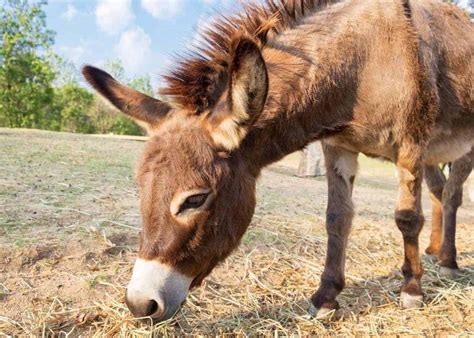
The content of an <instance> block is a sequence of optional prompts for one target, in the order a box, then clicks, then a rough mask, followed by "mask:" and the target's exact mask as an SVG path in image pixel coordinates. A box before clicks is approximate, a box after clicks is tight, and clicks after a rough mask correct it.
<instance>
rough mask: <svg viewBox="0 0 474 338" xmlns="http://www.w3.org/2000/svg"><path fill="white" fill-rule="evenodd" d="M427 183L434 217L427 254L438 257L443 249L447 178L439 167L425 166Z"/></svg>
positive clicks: (432, 216)
mask: <svg viewBox="0 0 474 338" xmlns="http://www.w3.org/2000/svg"><path fill="white" fill-rule="evenodd" d="M425 181H426V184H427V185H428V189H429V190H430V195H431V205H432V210H433V211H432V215H431V219H432V220H431V237H430V245H429V246H428V247H427V248H426V250H425V252H426V253H427V254H429V255H433V256H438V253H439V250H440V249H441V240H442V236H443V202H442V201H443V190H444V186H445V184H446V177H445V176H444V174H443V171H442V170H441V169H440V168H439V167H438V166H437V165H433V166H425Z"/></svg>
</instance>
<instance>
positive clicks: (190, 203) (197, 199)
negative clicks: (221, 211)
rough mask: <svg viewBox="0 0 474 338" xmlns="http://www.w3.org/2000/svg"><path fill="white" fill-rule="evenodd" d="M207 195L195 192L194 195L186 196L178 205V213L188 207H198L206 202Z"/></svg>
mask: <svg viewBox="0 0 474 338" xmlns="http://www.w3.org/2000/svg"><path fill="white" fill-rule="evenodd" d="M208 196H209V193H203V194H196V195H192V196H189V197H188V198H186V200H184V202H183V203H182V204H181V206H180V207H179V211H178V214H179V213H181V212H182V211H185V210H188V209H196V208H199V207H200V206H202V205H203V204H204V203H205V202H206V200H207V198H208Z"/></svg>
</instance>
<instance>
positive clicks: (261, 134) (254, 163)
mask: <svg viewBox="0 0 474 338" xmlns="http://www.w3.org/2000/svg"><path fill="white" fill-rule="evenodd" d="M348 7H349V8H348ZM356 9H357V8H353V7H351V6H350V5H343V4H341V5H337V6H334V7H333V8H330V9H328V10H326V11H324V12H321V13H316V14H314V15H313V16H311V17H309V18H306V19H305V21H304V22H303V23H301V24H300V25H298V26H296V27H295V28H293V29H291V30H288V31H287V32H284V33H283V34H282V35H280V36H278V37H277V38H276V39H275V40H273V41H271V42H270V43H269V45H267V46H266V47H265V49H264V51H263V55H264V58H265V61H266V64H267V70H268V76H269V84H270V88H269V94H268V98H267V103H266V106H265V109H264V112H263V113H262V115H261V116H260V118H259V119H258V120H257V122H256V123H255V125H254V126H253V128H252V129H251V130H250V131H249V134H248V136H247V138H246V139H245V141H244V144H243V145H242V148H241V149H242V152H243V154H244V156H245V157H246V158H247V159H248V161H249V163H250V165H251V167H252V171H254V172H255V174H258V173H259V172H260V169H261V168H263V167H264V166H266V165H268V164H271V163H273V162H275V161H278V160H280V159H281V158H283V157H284V156H286V155H287V154H289V153H291V152H294V151H296V150H299V149H301V148H303V147H304V146H305V145H307V144H308V143H310V142H311V141H314V140H317V139H321V138H323V137H326V136H328V135H331V134H334V133H337V132H338V131H340V130H341V129H343V128H344V127H345V126H346V125H347V124H348V123H349V122H350V121H351V120H352V110H353V107H354V104H355V102H356V84H357V78H358V69H359V63H360V62H361V54H362V53H361V52H360V50H359V48H358V46H359V45H360V44H359V42H358V40H359V37H358V34H356V33H355V32H354V30H353V26H352V24H351V22H352V21H350V20H348V17H351V15H348V12H350V11H351V10H353V11H355V10H356ZM342 11H344V12H345V15H341V12H342Z"/></svg>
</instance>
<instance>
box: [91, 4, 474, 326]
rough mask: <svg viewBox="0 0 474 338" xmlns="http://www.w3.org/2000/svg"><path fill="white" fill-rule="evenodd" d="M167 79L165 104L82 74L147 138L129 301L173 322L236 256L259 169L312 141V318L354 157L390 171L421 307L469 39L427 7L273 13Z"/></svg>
mask: <svg viewBox="0 0 474 338" xmlns="http://www.w3.org/2000/svg"><path fill="white" fill-rule="evenodd" d="M203 37H204V39H203V40H204V41H205V42H204V43H203V44H202V45H201V46H199V48H198V49H197V51H195V52H194V54H191V55H190V56H187V57H184V58H182V59H181V61H180V62H178V63H177V65H176V66H175V68H173V70H172V71H171V72H170V73H168V74H167V75H166V76H165V80H166V85H165V87H164V88H163V89H162V90H161V94H162V95H164V97H165V98H166V100H167V101H169V102H165V101H159V100H157V99H154V98H152V97H149V96H146V95H144V94H142V93H139V92H137V91H135V90H133V89H131V88H127V87H125V86H123V85H122V84H120V83H118V82H117V81H115V80H114V79H113V78H112V77H111V76H110V75H108V74H107V73H105V72H103V71H101V70H99V69H97V68H94V67H91V66H86V67H85V68H83V74H84V76H85V78H86V79H87V81H88V82H89V83H90V84H91V85H92V86H93V87H94V88H95V89H96V90H97V91H98V92H99V93H100V94H101V95H103V96H104V97H105V98H106V99H108V100H109V101H110V102H111V103H112V104H113V105H115V106H116V107H117V108H118V109H119V110H121V111H122V112H124V113H125V114H127V115H129V116H130V117H132V118H134V119H135V120H137V121H139V122H140V123H141V124H143V125H145V126H146V128H147V130H148V132H149V134H150V135H152V137H151V138H150V139H149V141H148V142H147V143H146V146H145V149H144V152H143V155H142V157H141V159H140V160H139V163H138V166H137V170H136V171H137V174H136V176H137V181H138V189H139V195H140V209H141V216H142V223H143V230H142V232H141V241H140V246H139V250H138V259H137V261H136V263H135V265H134V268H133V272H132V278H131V281H130V284H129V286H128V289H127V294H126V303H127V305H128V307H129V309H130V310H131V312H132V313H133V314H134V315H135V316H139V317H142V316H151V317H152V318H154V319H156V320H157V321H160V320H165V319H167V318H170V317H171V316H172V315H173V313H174V312H175V311H176V310H177V309H178V308H179V306H180V305H181V303H182V302H183V301H184V300H185V298H186V296H187V293H188V291H189V289H191V288H193V287H195V286H198V285H200V283H201V282H202V280H203V279H204V278H205V277H206V276H207V275H208V274H209V273H210V272H211V271H212V269H213V268H214V267H215V266H216V265H217V264H218V263H219V262H221V261H222V260H224V259H225V258H226V257H227V256H228V255H229V254H230V253H231V251H232V250H233V249H234V248H235V247H236V246H237V245H238V243H239V241H240V239H241V238H242V236H243V234H244V233H245V231H246V229H247V227H248V225H249V223H250V220H251V218H252V215H253V213H254V208H255V203H256V200H255V184H256V180H257V178H258V176H259V174H260V172H261V170H262V168H264V167H265V166H267V165H269V164H271V163H273V162H275V161H278V160H279V159H281V158H282V157H283V156H285V155H287V154H289V153H291V152H294V151H296V150H299V149H302V148H303V147H304V146H305V145H307V144H308V143H309V142H312V141H314V140H318V139H321V140H324V143H325V150H324V151H325V154H326V159H327V161H328V173H327V176H328V177H327V178H328V184H329V200H328V207H327V220H326V226H327V233H328V245H327V256H326V263H325V268H324V272H323V274H322V276H321V283H320V285H319V289H318V290H317V291H316V293H315V294H314V295H313V296H312V297H311V304H312V307H313V311H314V312H317V311H320V312H321V313H324V312H325V311H328V310H331V309H335V308H337V307H338V303H337V301H336V297H337V295H338V294H339V293H340V292H341V290H342V289H343V287H344V265H345V251H346V244H347V240H348V235H349V229H350V227H351V222H352V216H353V213H354V212H353V207H352V201H351V194H352V187H353V185H354V180H355V175H356V171H357V154H358V153H359V152H362V153H365V154H367V155H369V156H374V157H380V158H383V159H387V160H390V161H392V162H393V163H395V165H396V167H397V169H398V172H399V201H398V205H397V206H396V211H395V223H396V225H397V226H398V228H399V229H400V231H401V234H402V237H403V242H404V254H405V261H404V264H403V268H402V271H403V275H404V278H405V281H404V283H403V286H402V290H401V305H402V306H403V307H416V306H420V305H421V302H422V288H421V283H420V279H421V276H422V273H423V269H422V265H421V261H420V257H419V248H418V235H419V233H420V230H421V228H422V225H423V216H422V210H421V203H420V195H421V182H422V180H423V168H424V165H425V164H426V165H434V164H435V163H439V162H449V161H453V160H456V159H457V158H459V157H461V156H462V155H463V154H465V153H466V152H467V151H468V150H467V149H470V148H471V147H472V146H473V145H474V137H473V135H474V92H473V72H474V63H473V57H472V55H473V52H474V29H473V27H472V24H471V23H470V21H469V19H468V17H467V15H465V14H464V13H463V12H462V10H460V9H457V8H455V7H454V6H451V5H447V4H441V3H437V2H433V1H430V0H426V1H421V0H420V1H412V2H409V1H407V0H385V1H382V0H379V1H361V0H353V1H352V0H351V1H331V0H327V1H323V0H287V1H283V0H281V1H278V0H277V1H275V0H269V1H267V2H266V3H264V4H261V2H256V3H250V4H248V5H245V6H244V9H243V12H242V13H241V14H235V15H233V16H227V17H222V18H221V19H218V20H217V21H216V22H215V23H214V24H213V25H212V26H211V28H209V29H208V30H206V31H205V32H204V33H203Z"/></svg>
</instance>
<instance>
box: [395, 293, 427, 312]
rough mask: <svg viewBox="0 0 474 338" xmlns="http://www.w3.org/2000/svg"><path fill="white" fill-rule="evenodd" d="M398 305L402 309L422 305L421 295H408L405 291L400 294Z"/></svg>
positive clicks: (416, 307) (415, 307)
mask: <svg viewBox="0 0 474 338" xmlns="http://www.w3.org/2000/svg"><path fill="white" fill-rule="evenodd" d="M400 305H401V306H402V308H403V309H418V308H421V307H422V306H423V296H422V295H410V294H409V293H407V292H402V293H401V294H400Z"/></svg>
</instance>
